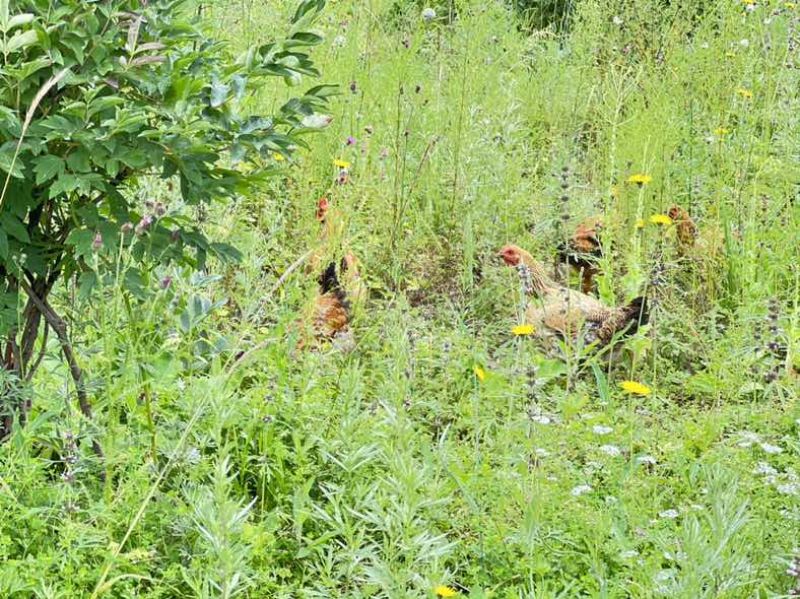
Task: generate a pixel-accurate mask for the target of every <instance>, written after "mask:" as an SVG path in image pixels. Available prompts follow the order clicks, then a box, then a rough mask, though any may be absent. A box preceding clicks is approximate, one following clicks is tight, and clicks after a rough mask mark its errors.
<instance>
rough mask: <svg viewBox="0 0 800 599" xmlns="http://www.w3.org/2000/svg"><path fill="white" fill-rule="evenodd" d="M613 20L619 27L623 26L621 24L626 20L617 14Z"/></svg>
mask: <svg viewBox="0 0 800 599" xmlns="http://www.w3.org/2000/svg"><path fill="white" fill-rule="evenodd" d="M611 22H612V23H614V25H616V26H617V27H619V26H621V25H622V24H623V23H624V22H625V21H623V20H622V19H621V18H620V17H618V16H617V15H614V18H613V19H611Z"/></svg>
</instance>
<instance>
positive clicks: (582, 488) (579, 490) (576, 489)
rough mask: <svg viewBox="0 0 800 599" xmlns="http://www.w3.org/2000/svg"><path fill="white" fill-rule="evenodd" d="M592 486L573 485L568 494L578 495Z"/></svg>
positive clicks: (589, 489)
mask: <svg viewBox="0 0 800 599" xmlns="http://www.w3.org/2000/svg"><path fill="white" fill-rule="evenodd" d="M591 490H592V487H591V486H589V485H578V486H577V487H573V489H572V491H570V492H569V494H570V495H572V496H573V497H579V496H581V495H583V494H584V493H589V492H591Z"/></svg>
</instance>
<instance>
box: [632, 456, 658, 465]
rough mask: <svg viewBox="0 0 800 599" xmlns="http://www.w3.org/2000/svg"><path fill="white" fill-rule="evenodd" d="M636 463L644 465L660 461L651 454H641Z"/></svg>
mask: <svg viewBox="0 0 800 599" xmlns="http://www.w3.org/2000/svg"><path fill="white" fill-rule="evenodd" d="M636 463H637V464H641V465H643V466H655V465H656V464H657V463H658V462H657V461H656V459H655V458H654V457H653V456H651V455H640V456H639V457H638V458H636Z"/></svg>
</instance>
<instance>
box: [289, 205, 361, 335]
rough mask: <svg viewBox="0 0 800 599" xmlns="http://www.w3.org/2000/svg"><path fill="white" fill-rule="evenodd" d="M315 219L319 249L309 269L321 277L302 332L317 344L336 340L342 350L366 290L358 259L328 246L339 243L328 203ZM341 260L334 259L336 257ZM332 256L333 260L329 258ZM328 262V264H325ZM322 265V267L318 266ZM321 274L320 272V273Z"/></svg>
mask: <svg viewBox="0 0 800 599" xmlns="http://www.w3.org/2000/svg"><path fill="white" fill-rule="evenodd" d="M316 217H317V220H318V221H319V222H320V224H321V226H322V232H321V235H320V237H321V240H322V242H323V243H322V244H321V245H320V247H319V248H318V249H317V250H315V251H314V252H312V254H311V256H310V258H309V267H310V268H311V269H313V270H314V271H316V272H319V273H320V274H319V275H318V276H317V289H316V292H315V294H314V298H313V300H312V301H311V302H310V304H309V307H308V309H307V311H306V314H305V318H304V321H305V322H304V324H305V323H307V324H308V325H310V326H305V327H304V329H305V330H306V331H308V330H309V329H310V332H311V334H312V336H313V338H314V339H315V340H316V341H318V342H320V341H325V340H334V341H339V342H340V343H339V345H340V346H341V347H342V348H343V349H350V348H351V346H352V343H351V342H352V331H351V329H350V325H351V323H352V320H353V316H354V314H355V311H356V310H357V309H358V308H359V307H360V306H361V304H362V303H363V302H364V300H365V299H366V294H367V290H366V287H365V285H364V283H363V281H362V280H361V274H360V272H359V264H358V259H357V258H356V257H355V255H354V254H353V253H352V252H349V251H344V253H343V254H342V250H341V249H339V252H334V251H332V250H331V246H332V245H333V246H336V245H339V244H340V241H339V239H337V237H339V235H338V232H339V231H340V230H341V229H340V225H341V223H340V222H339V220H340V219H339V218H338V215H337V214H336V213H331V211H330V202H329V200H328V199H327V198H322V199H320V201H319V202H318V204H317V212H316ZM337 254H339V255H341V258H336V255H337ZM331 255H333V257H331ZM326 260H327V262H326ZM322 264H325V266H324V268H321V265H322ZM320 271H321V272H320ZM306 342H307V339H302V340H301V342H300V346H301V347H303V346H305V344H306Z"/></svg>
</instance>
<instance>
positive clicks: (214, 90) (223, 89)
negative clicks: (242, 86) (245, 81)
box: [211, 81, 231, 108]
mask: <svg viewBox="0 0 800 599" xmlns="http://www.w3.org/2000/svg"><path fill="white" fill-rule="evenodd" d="M230 90H231V88H230V86H229V85H223V84H221V83H220V82H219V81H215V82H214V83H212V84H211V107H212V108H217V107H219V106H222V105H223V104H224V103H225V100H226V99H227V98H228V92H229V91H230Z"/></svg>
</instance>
